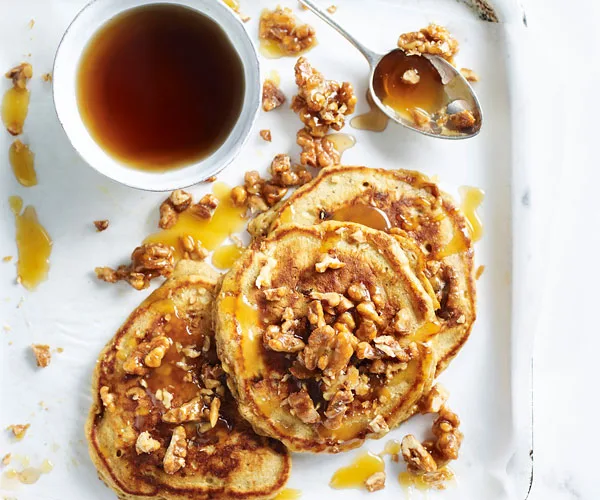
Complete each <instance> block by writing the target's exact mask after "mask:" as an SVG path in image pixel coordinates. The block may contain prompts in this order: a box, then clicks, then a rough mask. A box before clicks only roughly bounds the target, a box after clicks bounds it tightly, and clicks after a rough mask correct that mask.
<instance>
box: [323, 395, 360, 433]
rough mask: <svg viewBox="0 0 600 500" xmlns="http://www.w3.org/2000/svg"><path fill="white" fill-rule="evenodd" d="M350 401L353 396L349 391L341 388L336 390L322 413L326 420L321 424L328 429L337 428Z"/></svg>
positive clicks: (352, 399)
mask: <svg viewBox="0 0 600 500" xmlns="http://www.w3.org/2000/svg"><path fill="white" fill-rule="evenodd" d="M352 401H354V396H353V395H352V392H351V391H349V390H341V391H338V392H336V393H335V394H334V395H333V397H332V398H331V400H330V401H329V403H328V404H327V409H326V410H325V413H324V415H325V417H326V420H325V422H323V425H325V427H327V428H328V429H337V428H339V427H340V425H342V420H343V418H344V415H345V414H346V411H347V410H348V405H349V404H350V403H352Z"/></svg>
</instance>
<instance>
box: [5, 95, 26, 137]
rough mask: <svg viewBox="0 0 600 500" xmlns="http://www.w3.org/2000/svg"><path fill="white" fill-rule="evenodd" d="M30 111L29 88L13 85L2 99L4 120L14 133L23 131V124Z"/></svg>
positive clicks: (17, 133)
mask: <svg viewBox="0 0 600 500" xmlns="http://www.w3.org/2000/svg"><path fill="white" fill-rule="evenodd" d="M28 111H29V90H27V89H20V88H16V87H12V88H10V89H8V90H7V91H6V92H5V93H4V98H3V99H2V122H3V123H4V126H5V127H6V129H7V130H8V131H9V132H10V133H11V134H12V135H19V134H21V133H22V132H23V125H24V124H25V118H27V112H28Z"/></svg>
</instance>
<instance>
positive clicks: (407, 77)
mask: <svg viewBox="0 0 600 500" xmlns="http://www.w3.org/2000/svg"><path fill="white" fill-rule="evenodd" d="M420 81H421V76H420V75H419V72H418V71H417V70H416V69H407V70H406V71H405V72H404V74H403V75H402V83H406V84H407V85H416V84H417V83H419V82H420Z"/></svg>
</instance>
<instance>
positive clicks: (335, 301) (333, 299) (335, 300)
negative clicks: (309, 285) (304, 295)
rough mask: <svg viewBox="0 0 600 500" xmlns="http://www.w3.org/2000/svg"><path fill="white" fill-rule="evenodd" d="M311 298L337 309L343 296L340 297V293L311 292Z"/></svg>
mask: <svg viewBox="0 0 600 500" xmlns="http://www.w3.org/2000/svg"><path fill="white" fill-rule="evenodd" d="M310 298H311V299H313V300H320V301H321V302H324V303H325V304H327V306H329V307H336V306H338V305H339V304H340V302H341V300H342V298H343V295H340V294H339V293H335V292H327V293H321V292H310Z"/></svg>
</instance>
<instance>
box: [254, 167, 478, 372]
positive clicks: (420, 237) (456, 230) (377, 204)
mask: <svg viewBox="0 0 600 500" xmlns="http://www.w3.org/2000/svg"><path fill="white" fill-rule="evenodd" d="M330 219H337V220H352V221H354V222H360V223H363V224H367V225H371V226H372V227H375V228H377V229H383V230H388V231H389V230H391V231H392V232H394V231H399V230H401V232H402V233H404V234H406V235H407V236H408V237H409V238H411V239H413V240H414V241H415V242H416V244H418V245H419V247H420V248H421V250H422V251H423V253H424V254H425V256H426V260H427V274H428V277H429V280H430V282H431V284H432V286H433V289H434V291H435V294H436V296H437V299H438V302H439V308H438V310H437V311H436V315H437V317H438V324H439V326H438V327H433V328H437V329H439V333H438V334H437V335H436V337H435V339H433V340H432V347H433V349H434V351H435V353H436V357H437V358H438V367H437V372H438V373H439V372H441V371H442V370H443V369H444V368H446V366H447V365H448V364H449V363H450V361H451V360H452V359H453V358H454V356H455V355H456V354H457V353H458V351H459V350H460V348H461V347H462V346H463V344H464V343H465V342H466V340H467V338H468V337H469V334H470V332H471V328H472V326H473V322H474V321H475V280H474V276H473V267H474V263H473V244H472V241H471V236H470V233H469V229H468V224H467V222H466V219H465V217H464V216H463V215H462V213H461V212H460V210H458V208H457V207H456V205H455V204H454V202H453V200H452V198H451V197H450V196H449V195H447V194H446V193H444V192H442V191H441V190H440V189H439V187H438V186H437V184H435V183H434V182H433V181H432V180H431V179H429V178H428V177H427V176H426V175H424V174H421V173H419V172H414V171H410V170H384V169H373V168H367V167H353V166H338V167H330V168H325V169H322V170H321V171H320V173H319V175H318V176H317V177H316V178H315V179H313V181H311V182H310V183H308V184H305V185H304V186H302V187H301V188H299V189H298V190H297V191H296V192H295V193H293V194H292V196H290V197H289V198H288V199H287V200H285V201H283V202H281V203H280V204H278V205H276V206H274V207H273V208H272V209H270V210H269V211H267V212H265V213H263V214H261V215H259V216H258V217H256V218H255V219H254V220H253V221H252V222H251V223H250V228H249V231H250V233H251V234H252V235H253V236H255V237H259V236H264V235H266V234H268V233H269V232H270V231H273V230H275V229H277V228H279V227H282V226H285V225H286V224H294V225H311V224H317V223H319V222H320V221H324V220H330Z"/></svg>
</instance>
